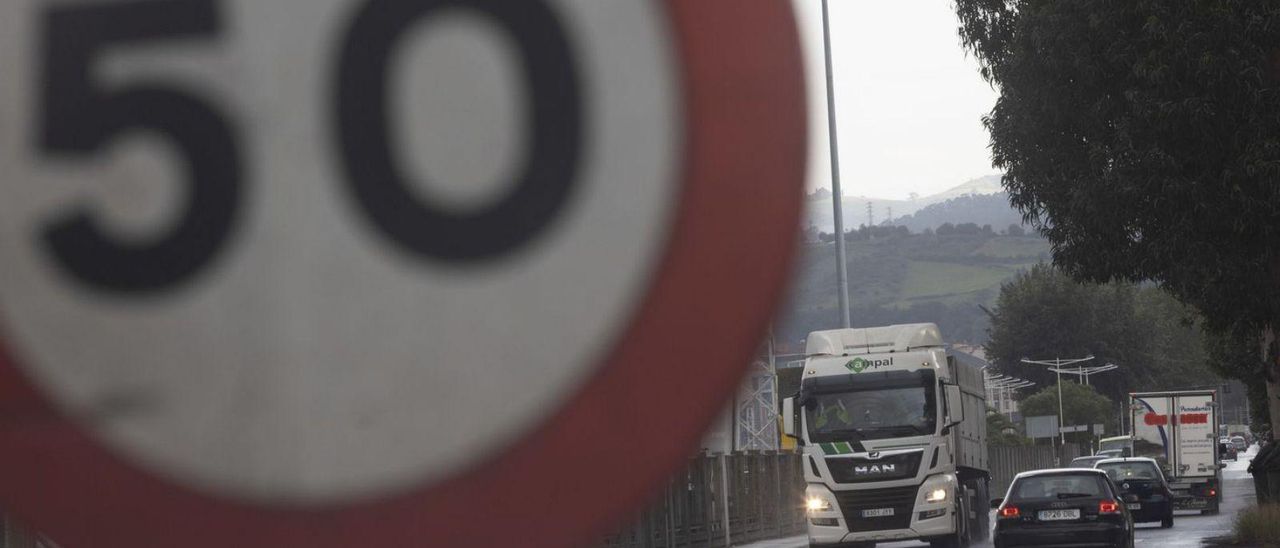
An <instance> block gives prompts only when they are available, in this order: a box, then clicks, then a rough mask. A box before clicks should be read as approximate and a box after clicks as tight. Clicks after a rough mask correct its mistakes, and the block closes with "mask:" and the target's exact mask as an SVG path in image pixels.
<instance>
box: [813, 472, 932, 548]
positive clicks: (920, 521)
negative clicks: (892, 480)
mask: <svg viewBox="0 0 1280 548" xmlns="http://www.w3.org/2000/svg"><path fill="white" fill-rule="evenodd" d="M935 489H945V490H946V492H947V493H948V496H947V498H946V500H942V501H937V502H927V501H926V494H927V493H928V492H930V491H933V490H935ZM955 492H956V482H955V476H952V475H949V474H944V475H939V476H934V477H931V478H929V479H927V480H925V482H924V483H923V484H922V485H920V486H919V487H917V488H916V494H915V498H914V500H915V503H914V504H913V505H912V506H911V507H909V511H910V512H911V516H910V520H904V519H901V518H902V516H901V515H900V514H899V515H898V519H892V518H860V517H859V516H853V518H854V519H855V520H857V521H856V526H854V527H850V522H849V520H848V519H846V516H845V515H844V511H851V512H854V511H857V510H852V509H850V508H848V507H845V508H843V509H842V508H841V506H840V505H839V504H838V502H837V501H838V500H839V498H838V497H836V496H835V494H834V493H832V491H831V490H829V489H828V488H827V487H826V486H823V485H815V484H811V485H809V487H808V488H807V489H806V490H805V494H806V496H807V497H809V498H820V499H824V500H829V501H831V506H830V509H829V510H826V511H816V512H815V511H811V512H809V515H808V518H809V528H808V529H809V543H810V544H813V545H824V544H825V545H830V544H841V543H857V542H891V541H899V540H912V539H925V538H935V537H942V536H946V535H950V534H953V533H955V531H956V521H957V520H956V516H955V512H954V508H955V501H954V500H952V497H954V496H955ZM844 493H848V492H844ZM907 509H908V508H902V510H907ZM895 510H896V511H900V510H899V509H898V508H895ZM878 519H884V520H885V522H886V526H885V527H884V528H878V527H874V524H875V521H876V520H878ZM891 523H892V524H894V525H890V524H891ZM904 523H905V524H906V525H907V526H906V527H905V528H904V527H902V526H901V525H902V524H904ZM895 525H896V526H895ZM851 529H854V530H851Z"/></svg>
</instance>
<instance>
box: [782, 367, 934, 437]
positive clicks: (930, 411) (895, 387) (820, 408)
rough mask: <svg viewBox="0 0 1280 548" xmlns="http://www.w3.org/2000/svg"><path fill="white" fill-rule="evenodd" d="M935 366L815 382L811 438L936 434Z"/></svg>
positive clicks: (809, 404)
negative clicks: (817, 384)
mask: <svg viewBox="0 0 1280 548" xmlns="http://www.w3.org/2000/svg"><path fill="white" fill-rule="evenodd" d="M936 384H937V381H936V377H935V376H934V374H933V371H932V370H920V371H890V372H880V373H862V374H859V375H849V376H848V377H846V378H842V379H840V382H839V383H824V384H822V385H820V386H814V387H813V390H814V393H811V394H809V395H808V396H807V399H806V402H805V420H806V421H807V423H808V433H809V438H810V440H811V441H814V442H818V443H823V442H832V441H848V440H863V439H883V438H891V437H902V436H919V435H923V434H930V433H932V432H934V431H935V430H936V427H937V405H936V404H935V402H936V389H935V385H936Z"/></svg>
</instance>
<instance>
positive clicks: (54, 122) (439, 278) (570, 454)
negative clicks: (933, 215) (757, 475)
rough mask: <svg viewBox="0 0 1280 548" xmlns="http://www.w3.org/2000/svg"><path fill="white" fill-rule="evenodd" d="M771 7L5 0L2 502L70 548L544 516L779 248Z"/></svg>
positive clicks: (675, 373)
mask: <svg viewBox="0 0 1280 548" xmlns="http://www.w3.org/2000/svg"><path fill="white" fill-rule="evenodd" d="M800 65H801V59H800V52H799V44H798V39H797V31H796V28H795V23H794V20H793V19H792V14H791V12H790V6H789V2H787V1H786V0H751V1H748V2H742V1H740V0H688V1H680V0H670V1H665V2H664V1H656V0H655V1H641V0H627V1H622V0H618V1H601V0H65V1H53V0H48V1H40V0H5V1H4V2H2V3H0V455H3V458H2V459H0V508H3V509H4V511H6V512H12V513H14V514H16V515H17V516H19V517H20V518H22V519H25V520H26V521H28V522H29V523H30V524H31V525H32V526H34V527H35V528H37V529H39V530H41V531H44V532H46V533H47V534H49V535H50V536H51V537H52V538H53V539H54V540H56V541H59V542H60V543H63V544H65V545H67V546H71V547H74V546H195V547H201V546H211V547H212V546H219V547H225V546H248V545H262V546H277V545H290V546H292V545H299V546H302V545H306V546H320V547H327V546H335V547H336V546H406V545H440V546H450V545H490V544H512V543H514V544H518V545H540V546H541V545H564V544H574V543H581V542H589V541H590V539H592V538H596V537H594V535H600V534H603V533H605V532H607V531H608V530H610V528H612V527H616V526H619V525H620V524H621V523H622V522H623V521H624V520H625V519H626V517H627V516H628V513H629V512H632V511H634V510H636V509H637V508H638V506H640V505H642V504H643V503H644V502H646V500H647V497H648V495H649V494H650V492H651V491H652V490H653V489H654V485H656V484H657V483H658V482H659V481H661V479H662V478H663V477H665V476H666V475H668V474H670V473H671V472H673V471H675V470H676V469H678V467H680V466H681V465H682V462H683V459H684V457H685V456H686V455H687V454H688V452H689V451H690V447H691V446H693V445H694V443H696V440H697V439H698V437H699V434H700V433H701V431H702V429H703V428H704V427H705V426H706V425H707V423H708V422H709V421H710V420H711V418H712V416H713V415H714V414H715V413H716V411H717V410H718V409H719V407H720V406H721V405H722V402H723V399H724V398H725V397H726V396H727V395H728V394H729V393H730V391H731V390H732V388H733V384H734V383H735V381H736V378H737V375H738V374H739V373H740V372H741V370H742V369H743V367H744V366H745V364H746V363H747V362H748V357H749V355H750V353H751V352H752V350H753V347H754V346H755V344H756V342H757V341H758V339H759V337H760V335H761V334H762V332H763V329H764V326H765V324H766V322H767V321H768V318H769V316H770V314H771V311H772V306H773V305H774V304H775V302H776V301H777V299H778V297H779V295H780V293H781V290H782V286H783V285H784V282H785V280H786V277H787V264H788V259H789V258H790V255H791V252H792V247H793V241H794V239H795V228H796V227H797V223H798V219H799V209H800V195H801V186H802V185H801V181H802V176H803V168H804V154H805V149H804V137H805V123H804V117H805V112H804V102H803V84H802V74H801V68H800Z"/></svg>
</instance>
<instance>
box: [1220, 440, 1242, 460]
mask: <svg viewBox="0 0 1280 548" xmlns="http://www.w3.org/2000/svg"><path fill="white" fill-rule="evenodd" d="M1218 454H1219V455H1222V460H1237V459H1239V458H1240V457H1239V456H1238V453H1237V452H1236V446H1235V444H1233V443H1231V442H1230V441H1219V442H1218Z"/></svg>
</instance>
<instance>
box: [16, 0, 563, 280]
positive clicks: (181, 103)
mask: <svg viewBox="0 0 1280 548" xmlns="http://www.w3.org/2000/svg"><path fill="white" fill-rule="evenodd" d="M217 1H218V0H133V1H129V2H119V3H109V4H92V5H61V6H58V7H53V8H50V9H49V11H48V12H46V14H45V18H44V42H43V44H42V46H43V50H42V59H41V61H42V65H43V67H44V72H43V73H42V82H41V84H42V88H41V91H42V96H43V104H42V109H41V116H42V117H41V126H40V128H41V134H40V135H41V140H40V146H41V147H42V149H43V150H44V151H45V152H46V153H50V154H63V155H79V156H86V155H90V154H93V153H97V152H100V151H101V149H103V148H105V147H107V146H108V145H110V144H111V141H112V139H114V138H117V137H119V136H120V135H121V134H123V133H125V132H128V131H131V130H149V131H152V132H155V133H159V134H161V135H163V136H165V137H167V138H169V139H170V140H172V141H173V142H174V144H175V145H176V146H177V148H178V149H179V150H180V151H181V153H182V156H183V157H184V159H185V167H186V175H187V178H188V179H189V182H190V183H189V190H190V191H189V192H188V193H187V196H188V198H187V201H186V205H185V208H184V209H183V211H182V213H181V215H179V220H178V221H177V222H176V223H175V224H174V226H172V227H171V228H169V229H168V230H167V231H166V232H165V233H164V234H161V235H159V236H157V237H153V238H149V239H147V241H141V242H139V241H121V240H119V239H117V238H113V237H111V236H110V235H108V234H106V233H104V232H103V231H102V230H101V228H100V227H99V226H98V224H97V223H96V222H95V221H94V219H93V217H92V215H91V214H90V213H89V212H88V211H86V210H84V209H77V210H74V211H72V212H70V213H69V214H67V215H65V216H63V217H59V218H56V219H54V220H52V221H51V222H49V223H48V225H47V226H46V227H45V230H44V233H43V235H44V241H45V244H46V245H47V247H48V248H49V250H50V251H51V254H52V255H53V256H54V257H55V258H56V260H57V261H58V262H59V263H60V264H61V265H62V266H63V267H64V268H65V269H66V270H67V271H68V272H70V273H71V274H72V275H73V276H74V277H75V278H76V279H78V280H79V281H80V282H81V283H83V284H84V285H86V286H88V287H90V288H92V289H95V290H99V291H104V292H114V293H138V292H150V291H159V290H165V289H170V288H172V287H174V286H177V285H180V284H182V283H184V282H186V281H189V280H190V279H191V278H192V277H193V276H195V275H196V274H198V273H199V272H200V271H201V270H202V269H203V268H204V267H206V266H207V265H208V264H209V263H210V262H211V261H212V260H213V259H214V258H215V257H216V256H217V254H218V252H219V251H221V250H222V248H223V247H225V245H226V243H227V240H228V237H229V236H230V234H231V232H232V229H233V228H234V225H235V221H236V217H237V213H238V211H239V208H240V205H241V204H240V201H241V200H240V196H241V186H242V183H243V181H242V179H243V170H242V166H241V162H240V158H241V156H240V153H239V150H238V148H237V146H236V139H235V134H234V132H233V131H232V128H231V126H230V124H229V123H228V122H227V121H226V117H225V116H222V115H220V114H219V113H218V112H217V111H216V110H215V109H214V108H213V107H212V106H210V104H209V103H208V102H207V101H205V100H202V99H200V98H199V97H197V96H196V95H194V94H193V93H191V92H189V91H184V90H181V89H175V87H174V86H172V85H166V84H163V83H145V84H144V83H136V84H133V85H131V86H124V87H119V88H114V89H106V88H105V87H104V86H101V85H96V84H95V83H94V82H93V80H92V79H91V74H92V70H93V68H94V65H95V62H96V60H97V58H98V57H99V56H100V55H102V54H103V53H104V50H107V49H108V48H110V47H112V46H120V45H134V44H139V43H143V42H152V41H169V40H192V39H199V38H204V39H212V38H216V37H217V36H218V34H219V32H220V31H221V27H220V25H219V20H218V17H217V10H216V2H217ZM446 10H470V11H472V12H475V13H478V14H481V15H484V16H487V17H489V18H490V19H492V20H493V21H494V22H496V23H498V24H499V25H500V26H501V27H502V28H503V29H504V30H506V31H507V32H509V33H510V35H511V36H512V37H513V38H514V40H515V42H516V43H517V44H518V45H519V52H520V56H521V61H522V75H523V76H524V82H525V85H526V87H527V90H526V95H527V96H528V97H529V99H528V100H527V101H526V104H525V107H526V109H527V110H528V111H529V113H530V119H531V123H530V124H529V134H528V135H526V136H525V137H526V139H525V142H526V143H527V144H528V147H529V150H527V151H526V154H524V155H523V157H524V158H525V165H524V166H522V167H523V169H521V170H520V171H519V176H518V180H517V181H516V183H517V184H516V185H514V189H513V190H512V191H511V192H509V193H508V194H506V195H505V196H503V197H502V198H500V199H498V200H495V201H494V202H493V203H490V204H487V205H486V206H485V207H484V208H482V209H480V210H479V211H471V212H454V211H449V210H447V209H445V208H442V207H439V206H437V205H436V204H432V203H430V202H424V201H423V200H421V199H420V198H418V197H416V196H415V195H414V194H413V193H412V192H411V190H410V186H411V185H410V181H409V179H408V178H407V177H406V176H405V175H404V174H403V172H402V171H401V170H400V169H399V168H398V167H397V166H396V165H395V164H394V162H393V160H392V153H391V145H392V143H391V142H390V138H389V136H388V131H387V126H388V124H387V117H388V108H387V102H388V96H387V80H388V74H387V73H388V62H389V59H390V57H391V55H392V53H394V51H395V48H396V46H397V43H398V42H399V40H400V38H402V36H403V35H404V34H405V32H406V31H407V30H409V29H410V28H411V27H412V26H413V25H414V24H417V23H421V22H422V21H423V20H425V19H428V18H429V17H430V16H433V15H436V14H439V13H441V12H443V11H446ZM342 44H343V45H342V49H341V52H340V58H339V61H338V64H337V74H336V76H337V77H336V81H335V82H334V83H335V86H336V88H335V93H334V105H333V107H334V109H335V110H336V122H337V123H336V124H335V127H334V131H335V133H336V137H335V140H336V142H337V144H338V148H339V156H340V158H341V160H342V166H343V169H344V170H345V175H346V179H347V181H348V186H349V187H350V189H351V191H352V194H353V195H354V198H355V200H356V202H357V204H358V205H359V207H360V210H361V211H363V212H364V214H365V216H366V217H367V219H368V220H369V221H370V222H371V224H372V225H373V226H374V227H375V228H376V229H377V230H378V231H379V232H381V233H382V234H383V235H384V236H385V237H387V238H389V239H390V240H391V241H393V242H395V243H396V244H398V245H399V246H400V247H401V248H402V249H405V250H408V251H410V252H412V253H414V254H417V255H420V256H423V257H426V258H431V259H437V260H443V261H449V262H474V261H480V260H485V259H491V258H494V257H498V256H501V255H503V254H506V253H508V252H511V251H513V250H515V249H517V248H519V247H521V246H522V245H524V244H526V243H528V242H529V241H530V240H531V239H533V238H534V237H536V236H537V235H538V234H539V233H540V232H541V231H542V230H543V229H545V228H546V227H547V226H548V225H549V224H550V223H551V221H552V220H553V219H554V218H555V216H556V214H557V213H558V212H559V211H560V210H561V208H562V207H563V206H564V205H565V203H566V202H567V201H568V198H569V197H570V194H571V191H572V190H573V188H574V186H576V185H575V182H576V178H577V177H576V176H577V171H578V168H579V163H580V154H581V148H582V118H583V116H582V111H581V108H582V107H581V97H580V96H579V88H580V86H579V81H578V75H577V72H576V70H575V67H574V65H573V61H572V56H571V53H572V52H571V50H570V45H569V42H568V40H567V38H566V35H565V32H564V28H563V27H562V25H561V23H560V21H559V20H558V19H557V17H556V15H555V13H554V12H553V11H552V10H551V9H550V8H548V7H547V5H546V3H545V1H544V0H519V1H505V0H416V1H413V0H369V1H367V2H366V3H365V4H363V5H362V6H361V8H360V9H359V10H358V11H357V13H356V16H355V19H354V20H353V22H352V24H351V25H350V27H349V29H348V30H347V33H346V36H344V37H343V41H342Z"/></svg>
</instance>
